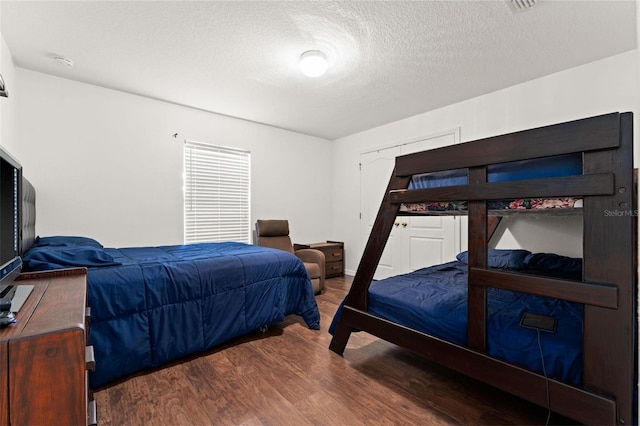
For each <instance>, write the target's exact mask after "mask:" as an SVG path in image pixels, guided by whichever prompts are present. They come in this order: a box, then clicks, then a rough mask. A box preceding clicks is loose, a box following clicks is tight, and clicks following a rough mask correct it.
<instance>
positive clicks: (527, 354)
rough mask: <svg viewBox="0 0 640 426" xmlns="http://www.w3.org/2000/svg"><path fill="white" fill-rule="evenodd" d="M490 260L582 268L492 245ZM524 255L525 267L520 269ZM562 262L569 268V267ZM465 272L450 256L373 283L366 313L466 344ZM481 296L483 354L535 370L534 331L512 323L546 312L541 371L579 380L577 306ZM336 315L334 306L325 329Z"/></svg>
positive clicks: (503, 293)
mask: <svg viewBox="0 0 640 426" xmlns="http://www.w3.org/2000/svg"><path fill="white" fill-rule="evenodd" d="M465 255H466V252H465V253H463V254H461V255H458V258H459V259H462V260H466V257H465ZM498 256H502V258H499V257H498ZM489 257H490V262H492V261H493V262H495V264H493V265H490V266H492V267H498V268H505V269H517V270H520V271H521V272H527V273H532V274H543V273H544V274H545V275H552V276H559V277H564V278H571V279H574V278H577V275H579V273H578V272H577V270H578V269H580V268H581V262H579V261H580V259H571V258H563V257H561V256H557V255H553V254H531V253H529V252H527V251H525V250H517V251H504V252H501V251H499V250H494V251H491V253H490V255H489ZM525 259H526V262H527V264H528V265H531V267H530V268H529V267H527V268H526V269H525V270H523V268H525V266H523V265H524V261H525ZM498 262H500V263H498ZM554 262H555V263H554ZM534 263H535V265H534ZM518 264H519V265H518ZM514 266H515V267H514ZM520 266H521V267H520ZM534 266H535V268H534ZM567 266H569V267H571V268H572V270H570V271H568V270H567ZM542 267H544V269H543V268H542ZM467 271H468V265H467V264H466V263H465V262H464V261H453V262H449V263H445V264H442V265H437V266H432V267H429V268H424V269H420V270H417V271H414V272H411V273H409V274H404V275H398V276H395V277H390V278H387V279H384V280H380V281H376V282H373V283H372V284H371V286H370V288H369V307H368V312H369V313H371V314H372V315H376V316H379V317H381V318H385V319H388V320H390V321H392V322H394V323H398V324H403V325H405V326H407V327H409V328H412V329H415V330H419V331H422V332H424V333H427V334H429V335H432V336H435V337H438V338H441V339H444V340H447V341H449V342H452V343H455V344H457V345H460V346H466V345H467V277H468V272H467ZM487 297H488V303H487V305H488V306H487V311H488V333H487V354H488V355H490V356H492V357H496V358H500V359H502V360H505V361H508V362H511V363H514V364H517V365H519V366H522V367H525V368H528V369H531V370H534V371H538V372H542V371H543V368H542V362H541V358H540V350H539V348H538V335H537V332H536V331H535V330H532V329H529V328H523V327H521V326H520V325H519V324H520V319H521V318H522V315H523V313H524V312H530V313H535V314H540V315H548V316H553V317H555V318H556V319H557V320H558V323H557V330H556V332H555V333H549V332H544V331H543V332H540V345H541V347H542V352H543V354H544V363H545V369H546V372H547V374H549V376H551V377H554V378H557V379H560V380H562V381H564V382H567V383H571V384H576V385H579V384H580V383H581V381H582V365H583V361H582V318H583V305H581V304H578V303H573V302H567V301H564V300H558V299H552V298H548V297H540V296H534V295H530V294H523V293H518V292H513V291H507V290H499V289H495V288H489V289H488V296H487ZM339 316H340V311H338V312H337V313H336V317H335V318H334V320H333V323H332V324H331V327H330V332H333V330H334V329H335V326H336V325H337V320H338V319H339Z"/></svg>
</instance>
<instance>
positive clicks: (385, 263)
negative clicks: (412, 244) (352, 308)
mask: <svg viewBox="0 0 640 426" xmlns="http://www.w3.org/2000/svg"><path fill="white" fill-rule="evenodd" d="M401 152H402V151H401V147H399V146H395V147H392V148H386V149H381V150H378V151H373V152H368V153H365V154H361V155H360V256H362V253H363V252H364V247H365V245H366V244H367V240H368V239H369V234H371V228H373V222H374V221H375V220H376V215H377V214H378V209H379V208H380V203H381V202H382V198H383V197H384V191H385V189H386V188H387V185H388V184H389V178H390V177H391V172H393V167H394V166H395V162H396V157H397V156H398V155H400V154H401ZM400 219H402V218H396V221H395V223H396V226H394V227H393V229H392V230H391V235H389V239H388V240H387V245H386V246H385V248H384V251H383V252H382V258H381V259H380V262H379V263H378V268H377V269H376V273H375V275H374V279H376V280H379V279H382V278H387V277H391V276H393V275H398V274H400V273H402V267H403V261H402V247H401V244H402V241H400V236H401V234H402V233H401V231H402V229H400Z"/></svg>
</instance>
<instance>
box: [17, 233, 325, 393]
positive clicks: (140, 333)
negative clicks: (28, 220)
mask: <svg viewBox="0 0 640 426" xmlns="http://www.w3.org/2000/svg"><path fill="white" fill-rule="evenodd" d="M23 261H24V268H23V269H24V270H25V271H38V270H50V269H62V268H69V267H81V266H84V267H87V268H88V275H87V276H88V298H89V301H88V302H89V306H90V307H91V327H90V334H89V341H90V344H91V345H93V347H94V351H95V358H96V370H95V372H93V373H92V376H91V386H92V387H94V388H96V387H100V386H103V385H105V384H107V383H109V382H112V381H113V380H116V379H119V378H122V377H125V376H127V375H129V374H131V373H134V372H137V371H140V370H144V369H148V368H153V367H157V366H160V365H163V364H165V363H167V362H169V361H172V360H175V359H178V358H181V357H184V356H187V355H190V354H195V353H198V352H202V351H205V350H208V349H211V348H213V347H215V346H216V345H219V344H221V343H223V342H226V341H228V340H230V339H233V338H235V337H238V336H241V335H243V334H247V333H249V332H251V331H253V330H256V329H259V328H260V327H262V326H264V325H268V324H273V323H276V322H280V321H283V320H284V317H285V316H286V315H289V314H296V315H300V316H301V317H302V318H303V319H304V321H305V323H306V324H307V325H308V326H309V328H312V329H319V328H320V314H319V312H318V307H317V305H316V300H315V296H314V294H313V289H312V287H311V282H310V280H309V278H308V275H307V272H306V270H305V268H304V265H303V263H302V262H301V261H300V260H299V259H298V258H297V257H296V256H294V255H292V254H290V253H287V252H285V251H280V250H274V249H269V248H265V247H258V246H253V245H248V244H243V243H234V242H227V243H203V244H190V245H178V246H164V247H139V248H121V249H114V248H103V247H102V245H101V244H100V243H98V242H97V241H95V240H92V239H89V238H84V237H46V238H37V239H36V241H35V242H34V244H33V246H32V248H31V249H29V251H28V252H27V253H25V255H24V256H23Z"/></svg>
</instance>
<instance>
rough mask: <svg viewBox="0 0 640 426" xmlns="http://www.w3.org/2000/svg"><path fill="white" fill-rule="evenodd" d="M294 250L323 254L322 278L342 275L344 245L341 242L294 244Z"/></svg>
mask: <svg viewBox="0 0 640 426" xmlns="http://www.w3.org/2000/svg"><path fill="white" fill-rule="evenodd" d="M294 247H295V249H296V250H299V249H303V248H307V249H315V250H320V251H321V252H322V253H324V262H325V266H324V277H325V278H331V277H338V276H341V275H344V243H343V242H341V241H325V242H324V243H313V244H295V245H294Z"/></svg>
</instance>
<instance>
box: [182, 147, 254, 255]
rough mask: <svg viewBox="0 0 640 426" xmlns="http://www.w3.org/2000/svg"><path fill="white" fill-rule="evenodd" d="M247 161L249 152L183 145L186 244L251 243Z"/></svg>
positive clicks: (249, 157)
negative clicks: (213, 242)
mask: <svg viewBox="0 0 640 426" xmlns="http://www.w3.org/2000/svg"><path fill="white" fill-rule="evenodd" d="M250 159H251V154H250V153H249V152H248V151H243V150H238V149H233V148H224V147H219V146H213V145H208V144H204V143H198V142H191V141H186V142H185V145H184V172H185V175H184V176H185V185H184V241H185V243H195V242H212V241H240V242H243V243H250V241H251V237H250V236H251V229H250V228H251V225H250V222H249V188H250V186H249V185H250Z"/></svg>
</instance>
